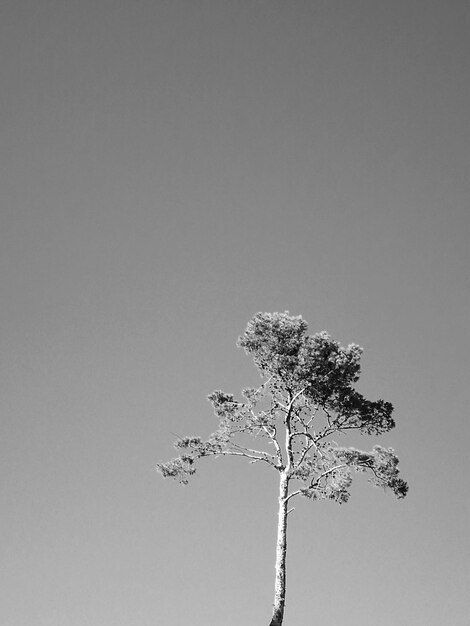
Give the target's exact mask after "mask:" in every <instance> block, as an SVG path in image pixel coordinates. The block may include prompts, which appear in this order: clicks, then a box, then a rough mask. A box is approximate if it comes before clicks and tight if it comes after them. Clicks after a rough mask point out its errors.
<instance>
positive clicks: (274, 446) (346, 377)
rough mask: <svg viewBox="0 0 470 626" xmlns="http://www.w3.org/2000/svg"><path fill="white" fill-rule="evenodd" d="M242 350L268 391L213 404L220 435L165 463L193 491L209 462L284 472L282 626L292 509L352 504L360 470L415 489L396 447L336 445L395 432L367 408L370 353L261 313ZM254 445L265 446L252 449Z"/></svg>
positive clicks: (215, 397) (385, 483)
mask: <svg viewBox="0 0 470 626" xmlns="http://www.w3.org/2000/svg"><path fill="white" fill-rule="evenodd" d="M237 345H238V346H239V347H242V348H244V349H245V352H246V353H247V354H249V355H251V356H252V357H253V360H254V363H255V365H256V367H257V368H258V370H259V372H260V374H261V377H262V379H263V382H262V384H261V385H260V386H259V387H258V388H256V389H255V388H248V389H244V390H243V391H242V395H243V398H244V399H243V400H242V401H237V400H235V398H234V396H233V395H232V394H230V393H225V392H223V391H214V392H213V393H211V394H210V395H209V396H208V399H209V400H210V402H211V403H212V406H213V409H214V412H215V415H216V416H217V417H218V418H219V426H218V428H217V430H216V431H215V432H214V433H213V434H212V435H210V437H209V438H208V439H207V440H206V441H203V440H202V439H201V438H200V437H184V438H180V439H178V441H176V443H175V444H174V445H175V447H176V448H177V449H178V450H180V451H181V454H180V456H178V457H177V458H174V459H172V460H171V461H169V462H168V463H159V464H158V465H157V469H158V471H159V472H160V473H161V474H162V475H163V476H164V477H165V478H168V477H171V478H175V479H177V480H179V481H180V482H181V483H182V484H187V483H188V481H189V478H190V477H191V476H192V475H193V474H194V473H195V471H196V468H195V463H196V461H197V460H198V459H201V458H203V457H210V456H213V457H221V456H240V457H245V458H247V459H249V460H250V462H252V463H257V462H262V463H267V464H268V465H270V466H271V467H272V468H273V469H274V470H275V471H276V472H278V474H279V509H278V532H277V545H276V566H275V591H274V605H273V615H272V619H271V622H270V626H281V625H282V622H283V618H284V607H285V599H286V555H287V519H288V516H289V514H290V513H291V512H292V511H293V508H292V507H291V501H292V500H293V499H294V498H296V497H298V496H300V497H305V498H310V499H311V500H321V499H329V500H334V501H336V502H338V503H339V504H342V503H344V502H347V501H348V498H349V495H350V494H349V487H350V485H351V482H352V475H353V474H354V473H355V472H364V473H367V474H369V480H370V482H372V483H373V484H375V485H377V486H381V487H388V488H390V489H391V490H392V491H393V492H394V493H395V495H396V496H397V497H398V498H403V497H404V496H405V495H406V493H407V491H408V485H407V484H406V482H405V481H404V480H403V479H401V478H400V477H399V470H398V458H397V457H396V456H395V453H394V451H393V449H391V448H388V449H386V448H383V447H382V446H379V445H376V446H374V447H373V449H372V450H371V451H370V452H364V451H363V450H358V449H357V448H352V447H349V448H347V447H342V446H339V445H338V444H337V443H335V442H334V441H332V440H331V437H332V436H333V435H334V434H336V433H338V434H342V433H345V432H346V431H349V430H355V431H359V432H360V433H363V434H367V435H380V434H381V433H385V432H387V431H389V430H391V429H392V428H393V427H394V426H395V422H394V420H393V418H392V411H393V407H392V405H391V404H390V402H384V401H383V400H376V401H370V400H366V398H364V396H362V395H361V394H360V393H359V392H358V391H356V389H355V388H354V383H356V382H357V381H358V379H359V374H360V358H361V354H362V348H360V347H359V346H358V345H356V344H350V345H349V346H348V347H347V348H344V347H342V346H341V345H340V344H339V343H338V342H337V341H334V340H333V339H332V338H331V337H330V335H329V334H328V333H326V332H320V333H316V334H314V335H311V336H309V335H307V323H306V322H305V321H304V320H303V319H302V317H301V316H297V317H293V316H290V315H289V314H288V312H287V311H286V312H285V313H257V314H256V315H255V316H254V317H253V319H252V320H251V321H250V322H249V323H248V326H247V328H246V330H245V332H244V334H243V335H242V336H241V337H239V339H238V342H237ZM247 437H252V438H255V439H257V440H258V441H259V442H260V443H262V446H261V449H253V448H252V447H251V446H249V445H247V442H246V440H247Z"/></svg>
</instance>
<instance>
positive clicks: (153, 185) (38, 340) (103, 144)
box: [0, 0, 470, 626]
mask: <svg viewBox="0 0 470 626" xmlns="http://www.w3.org/2000/svg"><path fill="white" fill-rule="evenodd" d="M469 32H470V6H469V4H468V3H467V2H464V1H461V2H459V1H452V0H450V1H449V0H447V1H444V0H442V1H435V0H422V1H420V0H406V1H405V0H396V1H393V2H389V1H387V2H385V1H382V0H347V1H346V0H344V1H336V0H308V1H307V0H303V1H300V0H290V1H289V2H286V1H278V0H268V1H261V0H260V1H248V0H246V1H240V0H230V1H228V0H187V1H182V0H171V1H170V0H120V1H111V0H93V1H92V0H74V1H72V0H60V1H59V0H41V1H40V2H37V1H33V0H3V2H2V5H1V8H0V70H1V74H0V78H1V82H0V84H1V95H0V124H1V130H0V133H1V135H0V139H1V151H0V237H1V245H0V263H1V276H0V278H1V283H0V289H1V297H2V307H1V310H0V329H1V376H0V386H1V393H0V411H1V412H0V419H1V438H0V446H1V453H0V463H1V473H0V482H1V511H2V512H1V522H0V525H1V536H2V542H1V547H0V562H1V566H2V569H4V570H5V571H4V574H3V582H2V586H1V589H0V595H1V596H3V597H2V598H1V605H2V609H1V611H2V616H1V618H0V623H1V626H155V625H157V624H158V625H160V624H161V625H162V626H181V625H182V624H189V623H190V624H192V625H194V626H208V625H209V626H211V625H214V626H239V625H240V624H246V625H248V626H249V625H251V624H253V625H257V624H267V623H268V622H269V617H270V612H271V604H272V600H273V584H274V557H275V535H276V517H275V516H276V506H277V503H276V497H277V482H276V475H275V474H274V473H273V472H270V471H269V468H263V467H260V466H259V465H249V464H246V465H245V464H244V463H243V462H242V461H240V462H237V461H238V460H237V459H230V460H229V459H221V460H217V461H207V462H206V463H205V464H203V465H202V466H201V467H200V472H199V474H198V475H197V477H196V478H195V480H194V481H193V483H192V484H191V485H189V486H188V487H180V486H179V485H178V484H176V483H173V482H169V481H163V480H162V479H161V477H160V476H159V475H158V474H156V472H155V470H154V466H155V463H156V462H157V461H162V460H167V459H169V458H170V457H171V456H173V453H174V450H173V449H172V447H171V444H172V442H173V441H174V439H175V437H174V435H173V434H172V433H177V434H179V435H196V434H199V435H201V436H203V437H205V436H207V435H208V434H209V433H210V432H212V430H214V428H215V426H216V420H215V418H214V417H213V415H212V412H211V408H210V406H209V404H208V402H207V401H206V399H205V398H206V394H207V393H210V392H211V391H212V390H214V389H219V388H221V389H224V390H226V391H229V392H230V391H231V392H233V393H238V392H239V390H240V389H241V388H242V387H246V386H250V385H254V384H256V383H257V382H258V380H259V378H258V375H257V372H256V370H255V369H254V367H253V366H252V364H251V362H250V360H249V359H248V357H246V356H245V355H244V353H243V352H242V351H241V350H238V349H237V348H236V347H235V341H236V338H237V337H238V335H239V334H240V333H241V332H242V331H243V330H244V328H245V325H246V323H247V321H248V319H249V318H250V317H251V316H252V315H253V314H254V313H255V312H257V311H284V310H289V311H290V312H291V314H302V315H303V316H304V318H305V319H306V320H307V321H308V322H309V325H310V326H309V327H310V330H311V332H316V331H320V330H327V331H329V332H330V333H331V334H332V335H333V337H335V338H336V339H338V340H339V341H341V342H342V343H343V344H348V343H350V342H356V343H359V344H360V345H362V346H363V347H364V349H365V352H364V357H363V376H362V378H361V381H360V384H359V389H360V391H361V392H362V393H364V394H365V395H366V396H368V397H370V398H371V399H376V398H379V397H381V398H384V399H385V400H389V401H391V402H393V404H394V405H395V417H396V421H397V428H396V429H395V430H394V431H391V432H390V433H389V434H387V435H386V436H384V437H381V438H380V439H379V440H377V439H376V438H364V439H361V440H360V441H356V440H353V439H349V441H350V442H351V445H357V444H358V443H359V444H360V445H361V446H362V447H364V448H366V449H370V448H371V447H372V446H373V445H374V444H375V443H381V444H382V445H387V446H392V447H394V448H395V450H396V451H397V453H398V455H399V457H400V460H401V463H400V464H401V469H402V475H403V477H404V478H406V479H407V480H408V481H409V483H410V493H409V495H408V497H407V498H406V499H405V500H402V501H396V500H395V498H394V497H393V495H392V494H390V493H388V494H386V493H385V494H384V493H383V492H382V491H381V490H377V489H374V488H372V487H371V486H370V485H368V484H367V482H366V480H365V479H363V480H361V478H362V477H359V478H358V479H357V481H356V483H355V486H354V488H353V495H352V498H351V500H350V502H349V503H348V504H347V505H344V506H342V507H339V506H337V505H334V504H331V503H311V502H300V503H299V504H298V505H297V509H296V511H295V513H293V514H292V517H291V518H290V529H289V530H290V532H289V554H288V598H287V609H286V619H285V626H305V625H306V624H322V626H337V625H338V624H340V623H346V622H347V624H348V625H349V626H376V625H379V626H397V625H398V626H401V625H413V626H442V624H448V625H449V626H468V624H469V622H468V619H469V618H468V615H469V614H470V608H469V604H468V589H469V588H470V572H469V567H468V554H469V553H468V551H469V547H470V546H469V536H468V528H469V521H470V515H469V513H470V510H469V504H468V502H469V496H470V493H469V487H468V482H467V481H468V476H469V473H470V462H469V453H468V445H469V435H470V427H469V419H470V418H469V408H468V388H469V370H470V368H469V365H470V363H469V361H470V359H469V353H470V350H469V349H470V336H469V304H470V284H469V283H470V279H469V276H470V271H469V269H470V268H469V261H470V258H469V257H470V255H469V245H468V240H469V236H470V182H469V181H470V177H469V165H470V79H469V77H470V43H469V42H470V39H469ZM341 443H343V444H344V445H347V444H348V441H347V440H346V438H345V439H344V440H341Z"/></svg>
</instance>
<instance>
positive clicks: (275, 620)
mask: <svg viewBox="0 0 470 626" xmlns="http://www.w3.org/2000/svg"><path fill="white" fill-rule="evenodd" d="M288 489H289V479H288V475H287V472H286V471H283V472H281V474H280V484H279V513H278V526H277V544H276V579H275V587H274V605H273V617H272V619H271V622H270V624H269V626H282V621H283V619H284V607H285V603H286V554H287V502H288V498H287V495H288Z"/></svg>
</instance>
